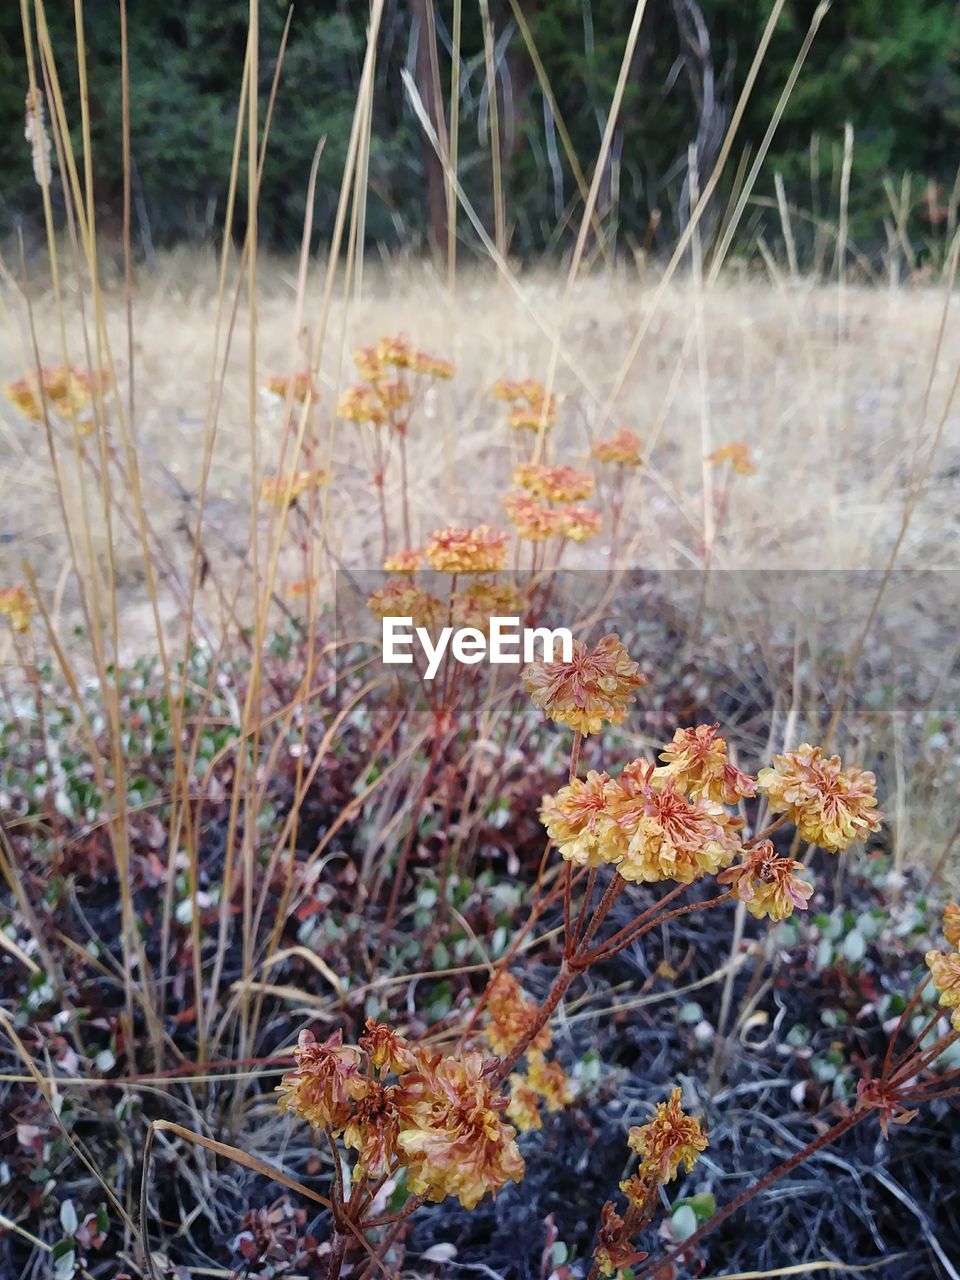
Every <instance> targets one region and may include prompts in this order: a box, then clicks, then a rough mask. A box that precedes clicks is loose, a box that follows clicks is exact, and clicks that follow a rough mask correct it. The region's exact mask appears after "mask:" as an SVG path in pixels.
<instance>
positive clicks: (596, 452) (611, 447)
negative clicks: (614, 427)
mask: <svg viewBox="0 0 960 1280" xmlns="http://www.w3.org/2000/svg"><path fill="white" fill-rule="evenodd" d="M592 452H593V456H594V457H595V458H596V459H597V461H598V462H616V463H619V465H620V466H622V467H639V466H640V464H641V462H642V461H643V441H642V440H641V439H640V437H639V436H638V435H634V433H633V432H632V431H628V430H627V428H626V427H621V428H620V430H619V431H615V432H614V433H613V435H612V436H609V437H608V438H607V439H606V440H598V441H597V443H596V444H595V445H594V446H593V451H592Z"/></svg>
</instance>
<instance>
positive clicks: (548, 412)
mask: <svg viewBox="0 0 960 1280" xmlns="http://www.w3.org/2000/svg"><path fill="white" fill-rule="evenodd" d="M491 394H492V395H493V396H494V397H495V399H497V400H505V401H506V402H507V403H508V404H510V405H512V406H513V407H512V408H511V410H510V412H509V413H508V415H507V422H508V423H509V425H510V426H511V427H514V428H516V429H517V430H518V431H522V430H527V431H539V430H540V427H541V425H543V426H544V427H552V426H553V424H554V422H555V421H556V418H557V398H556V396H554V395H548V394H547V389H546V387H544V385H543V383H542V382H538V381H537V380H536V379H535V378H525V379H524V380H523V381H521V382H515V381H513V380H511V379H509V378H501V379H500V380H499V382H496V383H494V386H493V390H492V392H491Z"/></svg>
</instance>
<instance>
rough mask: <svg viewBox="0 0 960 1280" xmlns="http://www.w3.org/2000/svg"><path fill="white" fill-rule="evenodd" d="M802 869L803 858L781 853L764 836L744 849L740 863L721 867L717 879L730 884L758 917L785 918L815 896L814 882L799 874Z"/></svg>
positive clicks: (803, 906)
mask: <svg viewBox="0 0 960 1280" xmlns="http://www.w3.org/2000/svg"><path fill="white" fill-rule="evenodd" d="M803 870H804V866H803V863H802V862H796V861H795V860H794V859H793V858H780V857H778V856H777V852H776V850H775V849H774V847H773V844H772V843H771V842H770V841H769V840H761V841H760V843H759V844H758V845H756V846H755V847H754V848H753V849H747V850H745V851H744V855H743V859H742V861H741V862H740V863H739V864H738V865H737V866H735V867H729V868H728V869H727V870H726V871H721V873H720V874H719V875H718V876H717V880H718V881H719V883H720V884H729V885H731V886H732V887H733V892H734V893H735V894H736V896H737V897H738V898H739V899H740V901H741V902H745V903H746V904H747V910H748V911H749V912H750V914H751V915H752V916H754V917H755V918H756V919H757V920H763V919H767V918H769V919H770V920H786V919H787V917H788V916H792V915H793V912H794V910H797V911H806V909H807V907H808V905H809V903H810V899H811V897H812V896H813V885H812V884H810V883H809V881H807V880H801V879H800V877H799V875H798V874H797V873H798V872H800V871H803Z"/></svg>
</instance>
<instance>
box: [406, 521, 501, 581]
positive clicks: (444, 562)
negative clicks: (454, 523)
mask: <svg viewBox="0 0 960 1280" xmlns="http://www.w3.org/2000/svg"><path fill="white" fill-rule="evenodd" d="M424 555H425V556H426V560H427V564H429V566H430V568H431V569H437V570H438V571H439V572H441V573H451V574H453V573H496V572H497V570H498V569H503V568H504V567H505V566H506V563H507V535H506V534H505V533H501V532H500V531H499V530H498V529H491V528H489V526H487V525H485V524H481V525H477V526H476V528H474V529H458V528H453V527H451V528H448V529H437V530H436V531H435V532H434V533H432V534H431V535H430V540H429V541H428V543H427V545H426V548H425V550H424Z"/></svg>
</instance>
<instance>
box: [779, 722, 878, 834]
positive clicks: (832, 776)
mask: <svg viewBox="0 0 960 1280" xmlns="http://www.w3.org/2000/svg"><path fill="white" fill-rule="evenodd" d="M757 782H758V784H759V787H760V790H761V791H762V792H764V794H765V795H766V796H767V799H768V800H769V802H770V809H771V811H772V812H773V813H786V814H789V817H790V820H791V822H793V823H794V824H795V825H796V827H797V830H798V831H799V832H800V836H801V838H802V839H804V840H807V841H809V842H810V843H811V844H818V845H820V846H821V847H822V848H824V849H829V850H830V851H831V852H832V853H835V852H842V851H843V850H844V849H846V847H847V846H848V845H849V844H850V842H851V841H852V840H862V839H864V838H865V837H866V836H868V835H870V834H871V833H872V832H875V831H877V830H879V828H880V825H881V823H882V821H883V814H882V813H881V812H880V811H879V810H878V809H877V797H876V784H877V780H876V778H875V777H874V775H873V774H872V773H868V772H866V771H864V770H862V769H858V768H857V767H856V766H855V765H851V766H850V767H849V768H847V769H844V768H843V765H842V764H841V761H840V757H839V756H836V755H834V756H826V757H824V756H823V755H822V753H821V751H820V748H819V747H812V746H810V744H809V743H807V742H804V743H801V745H800V746H799V747H798V748H797V749H796V751H787V752H785V753H784V754H783V755H778V756H774V757H773V766H772V768H767V769H761V770H760V772H759V774H758V775H757Z"/></svg>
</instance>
